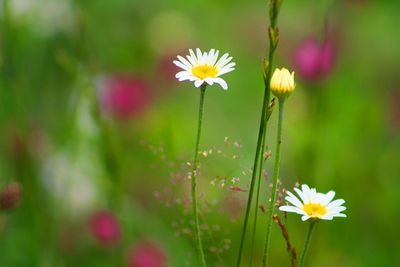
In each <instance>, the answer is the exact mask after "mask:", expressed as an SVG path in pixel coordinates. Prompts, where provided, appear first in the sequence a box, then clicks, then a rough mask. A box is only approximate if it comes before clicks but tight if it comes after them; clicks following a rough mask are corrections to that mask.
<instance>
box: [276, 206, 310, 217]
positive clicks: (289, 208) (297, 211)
mask: <svg viewBox="0 0 400 267" xmlns="http://www.w3.org/2000/svg"><path fill="white" fill-rule="evenodd" d="M279 210H281V211H286V212H295V213H297V214H302V215H304V214H305V213H304V211H303V210H301V209H299V208H297V207H293V206H280V207H279Z"/></svg>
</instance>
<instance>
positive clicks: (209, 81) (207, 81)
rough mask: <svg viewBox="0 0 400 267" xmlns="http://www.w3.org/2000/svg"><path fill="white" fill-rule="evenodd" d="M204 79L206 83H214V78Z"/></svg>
mask: <svg viewBox="0 0 400 267" xmlns="http://www.w3.org/2000/svg"><path fill="white" fill-rule="evenodd" d="M204 81H205V82H206V83H208V84H209V85H213V84H214V78H205V79H204Z"/></svg>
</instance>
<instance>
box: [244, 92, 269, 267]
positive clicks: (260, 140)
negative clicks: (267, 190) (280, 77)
mask: <svg viewBox="0 0 400 267" xmlns="http://www.w3.org/2000/svg"><path fill="white" fill-rule="evenodd" d="M267 89H268V90H267ZM269 97H270V91H269V87H268V88H266V90H265V93H264V102H263V108H262V113H261V121H260V129H259V132H258V139H257V148H256V154H255V159H254V166H253V172H252V176H251V183H250V190H249V196H248V199H247V206H246V214H245V217H244V222H243V229H242V235H241V239H240V246H239V253H238V258H237V263H236V266H237V267H239V266H240V263H241V259H242V254H243V246H244V241H245V237H246V230H247V224H248V221H249V215H250V209H251V201H252V199H253V192H254V184H255V182H256V175H257V170H258V164H259V161H260V155H261V151H262V150H263V147H264V146H263V136H264V132H265V125H266V120H265V116H266V112H267V108H268V103H269Z"/></svg>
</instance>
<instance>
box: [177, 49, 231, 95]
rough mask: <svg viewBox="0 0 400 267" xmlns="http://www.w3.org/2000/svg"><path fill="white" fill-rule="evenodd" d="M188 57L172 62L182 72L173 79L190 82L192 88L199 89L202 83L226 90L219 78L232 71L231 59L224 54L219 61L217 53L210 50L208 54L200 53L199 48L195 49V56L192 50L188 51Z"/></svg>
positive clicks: (225, 85) (223, 81)
mask: <svg viewBox="0 0 400 267" xmlns="http://www.w3.org/2000/svg"><path fill="white" fill-rule="evenodd" d="M189 53H190V55H187V56H186V58H184V57H182V56H178V57H177V58H178V60H174V64H175V65H176V66H178V67H179V68H181V69H183V71H180V72H178V73H177V74H176V75H175V77H176V78H177V79H178V81H180V82H181V81H186V80H188V81H191V82H194V86H196V87H200V86H202V85H203V84H204V83H206V84H208V85H213V84H214V83H218V84H219V85H221V87H222V88H223V89H224V90H226V89H228V84H227V83H226V82H225V80H224V79H222V78H220V76H221V75H223V74H225V73H228V72H231V71H233V70H234V67H235V65H236V64H235V63H234V62H231V60H232V57H230V56H229V54H228V53H225V54H224V55H223V56H222V57H221V58H220V59H219V60H218V55H219V51H218V50H215V49H211V50H210V52H208V53H207V52H201V50H200V49H199V48H197V49H196V54H195V53H194V52H193V50H192V49H189Z"/></svg>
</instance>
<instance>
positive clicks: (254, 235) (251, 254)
mask: <svg viewBox="0 0 400 267" xmlns="http://www.w3.org/2000/svg"><path fill="white" fill-rule="evenodd" d="M265 136H266V130H265V132H264V134H263V138H262V147H265ZM260 153H261V151H260ZM263 154H264V153H262V155H261V157H260V163H259V164H260V166H259V168H258V173H257V177H258V181H257V193H256V204H255V210H254V221H253V231H252V234H251V248H250V265H249V266H250V267H251V266H252V265H253V256H254V243H255V238H256V229H257V217H258V209H259V207H258V203H259V199H260V188H261V175H262V170H263V167H262V166H263V161H264V155H263Z"/></svg>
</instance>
